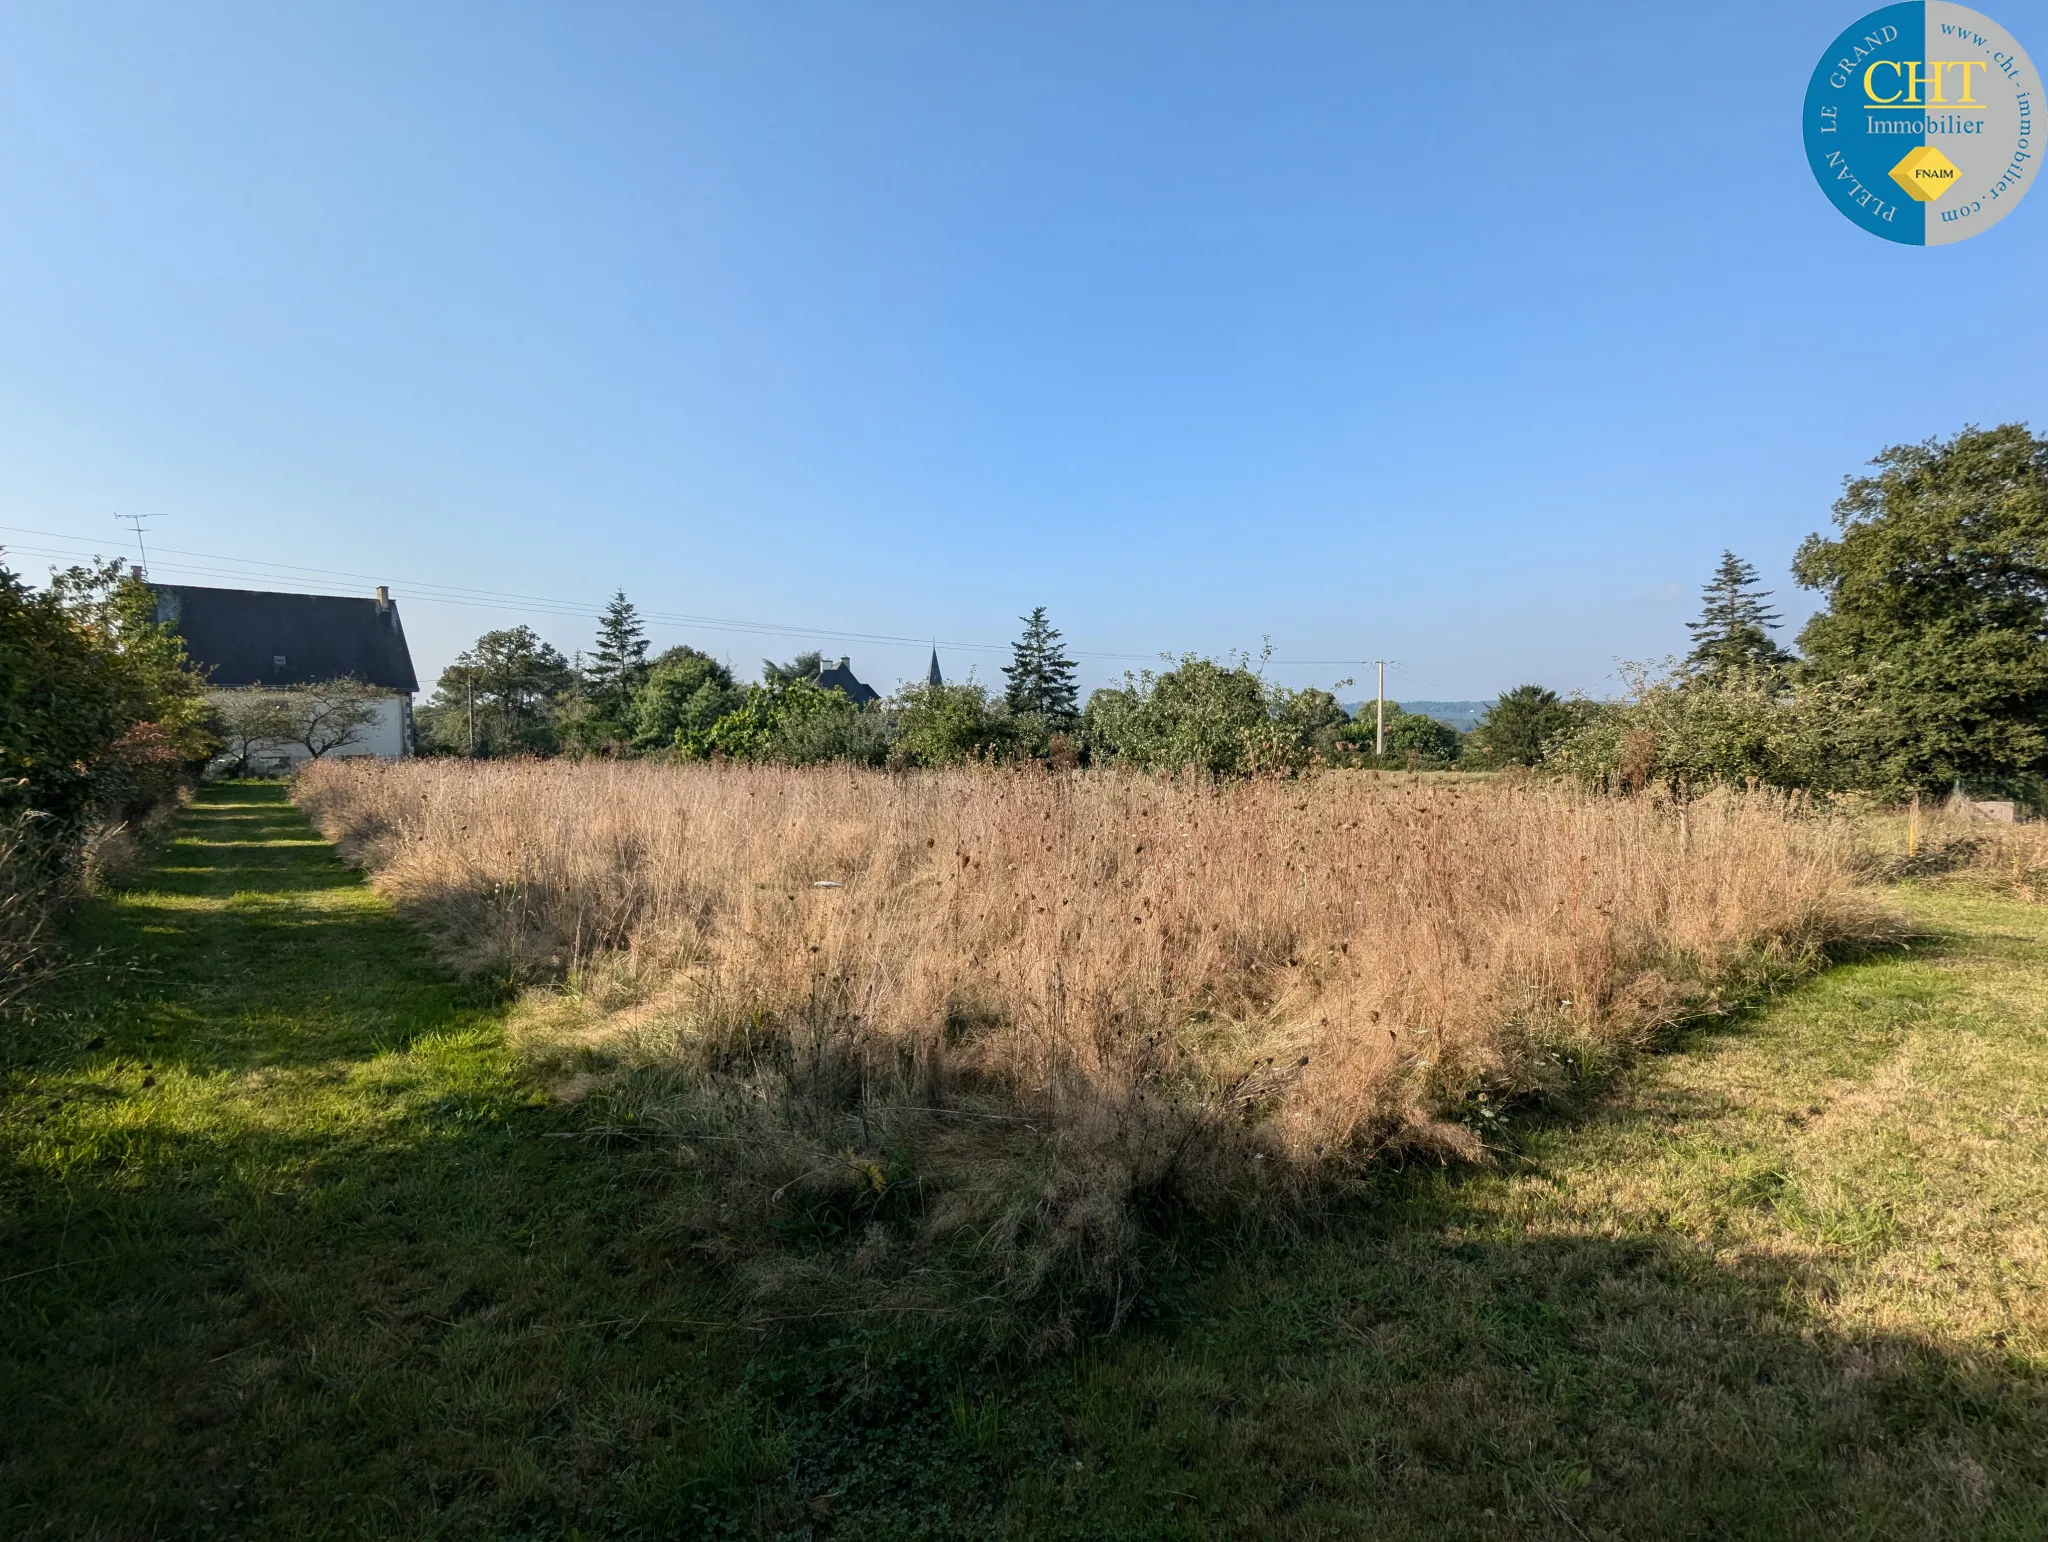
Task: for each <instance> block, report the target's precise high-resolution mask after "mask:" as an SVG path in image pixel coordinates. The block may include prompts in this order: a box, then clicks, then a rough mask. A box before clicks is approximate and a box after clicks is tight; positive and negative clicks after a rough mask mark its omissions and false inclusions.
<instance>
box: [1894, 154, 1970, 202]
mask: <svg viewBox="0 0 2048 1542" xmlns="http://www.w3.org/2000/svg"><path fill="white" fill-rule="evenodd" d="M1892 180H1893V181H1894V182H1896V183H1898V184H1899V186H1900V187H1902V188H1904V189H1905V190H1906V191H1907V192H1908V193H1911V194H1912V195H1913V196H1914V197H1915V198H1917V199H1919V200H1920V201H1921V202H1922V203H1933V202H1934V200H1935V199H1937V198H1939V197H1940V196H1941V195H1942V194H1943V193H1945V192H1947V191H1948V190H1949V189H1950V188H1952V187H1954V186H1955V185H1956V167H1955V162H1953V161H1951V160H1950V159H1949V158H1948V157H1947V156H1945V155H1943V154H1942V153H1941V152H1940V151H1939V150H1937V149H1935V148H1934V146H1933V145H1915V146H1914V147H1913V148H1912V149H1910V150H1908V151H1907V152H1906V156H1905V159H1904V160H1902V161H1900V162H1899V164H1898V165H1896V166H1894V167H1893V168H1892Z"/></svg>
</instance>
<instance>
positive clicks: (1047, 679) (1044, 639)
mask: <svg viewBox="0 0 2048 1542" xmlns="http://www.w3.org/2000/svg"><path fill="white" fill-rule="evenodd" d="M1019 619H1021V620H1022V621H1023V623H1024V635H1023V636H1022V637H1020V638H1018V639H1017V641H1016V642H1015V643H1013V644H1011V654H1012V658H1011V660H1010V662H1009V663H1007V664H1005V665H1004V666H1003V673H1004V674H1005V675H1006V676H1008V677H1009V681H1010V685H1009V689H1008V690H1007V691H1006V692H1004V699H1005V700H1007V701H1008V702H1009V704H1010V710H1011V711H1012V712H1020V713H1021V712H1035V713H1037V714H1038V715H1039V716H1040V717H1043V718H1044V719H1045V720H1046V721H1047V722H1048V723H1050V724H1052V725H1053V726H1054V727H1056V728H1061V727H1066V726H1067V725H1069V724H1071V723H1072V722H1073V721H1074V720H1075V718H1076V717H1077V716H1079V713H1078V711H1077V710H1076V697H1077V695H1078V690H1077V687H1076V686H1075V684H1074V661H1073V660H1072V659H1070V658H1068V657H1067V653H1066V649H1064V648H1062V647H1061V646H1060V634H1059V632H1058V630H1057V629H1056V628H1055V627H1054V626H1053V624H1052V623H1051V622H1050V621H1047V620H1046V619H1045V607H1044V606H1043V605H1040V606H1038V607H1037V608H1036V609H1034V610H1033V611H1032V612H1031V614H1030V615H1028V616H1024V617H1020V618H1019Z"/></svg>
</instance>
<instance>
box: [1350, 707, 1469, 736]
mask: <svg viewBox="0 0 2048 1542" xmlns="http://www.w3.org/2000/svg"><path fill="white" fill-rule="evenodd" d="M1340 705H1341V706H1342V707H1343V708H1344V710H1345V711H1346V712H1349V713H1352V714H1353V715H1354V716H1355V715H1356V714H1357V713H1359V712H1370V711H1371V710H1372V702H1371V701H1370V700H1369V699H1368V700H1366V701H1347V702H1343V703H1340ZM1387 705H1388V706H1392V705H1393V701H1392V699H1391V698H1389V700H1388V702H1387ZM1492 705H1493V703H1492V702H1490V701H1404V702H1402V703H1401V710H1402V711H1403V712H1413V713H1415V714H1417V715H1418V716H1420V717H1433V718H1435V719H1436V720H1437V721H1438V722H1439V723H1449V724H1450V725H1451V727H1453V728H1455V729H1457V730H1458V732H1459V733H1461V734H1468V733H1470V732H1471V731H1472V730H1473V729H1475V728H1477V727H1478V726H1479V715H1480V714H1481V713H1482V712H1484V711H1485V710H1486V709H1487V708H1488V707H1490V706H1492Z"/></svg>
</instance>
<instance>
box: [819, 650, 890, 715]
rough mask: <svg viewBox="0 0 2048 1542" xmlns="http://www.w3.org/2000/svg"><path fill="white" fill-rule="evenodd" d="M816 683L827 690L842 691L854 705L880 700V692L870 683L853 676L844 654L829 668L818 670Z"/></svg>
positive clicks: (858, 705) (860, 705)
mask: <svg viewBox="0 0 2048 1542" xmlns="http://www.w3.org/2000/svg"><path fill="white" fill-rule="evenodd" d="M818 684H819V685H820V686H822V687H823V688H824V689H826V690H828V691H844V692H845V693H846V699H847V700H848V701H850V702H852V703H853V704H854V705H855V706H856V707H865V706H866V705H867V704H868V703H869V702H871V701H880V700H881V699H882V693H881V692H880V691H878V690H876V689H875V688H874V687H873V686H871V685H862V684H861V683H860V682H859V681H858V680H856V679H854V678H853V671H852V670H850V669H848V668H847V667H846V658H845V655H843V654H842V655H841V656H840V659H839V662H838V663H837V664H836V665H834V666H833V667H832V668H830V669H821V670H819V671H818Z"/></svg>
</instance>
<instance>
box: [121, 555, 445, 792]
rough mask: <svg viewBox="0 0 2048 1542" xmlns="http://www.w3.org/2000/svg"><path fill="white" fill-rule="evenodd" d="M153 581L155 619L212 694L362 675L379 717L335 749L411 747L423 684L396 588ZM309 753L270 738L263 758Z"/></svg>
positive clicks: (285, 763) (265, 764)
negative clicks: (298, 590) (346, 591)
mask: <svg viewBox="0 0 2048 1542" xmlns="http://www.w3.org/2000/svg"><path fill="white" fill-rule="evenodd" d="M151 587H152V588H153V589H155V591H156V618H157V620H158V621H160V622H163V623H165V624H167V625H169V626H171V627H172V628H174V629H175V630H176V631H177V633H178V635H179V636H180V637H182V638H183V639H184V642H185V652H186V655H187V656H188V657H189V658H190V659H191V660H192V661H193V663H194V664H195V665H197V666H198V668H199V670H200V672H201V673H202V674H204V675H205V676H206V683H207V687H208V689H209V690H210V691H214V692H225V691H260V690H264V689H271V690H275V689H278V688H281V687H284V686H319V685H327V684H331V683H332V682H334V681H338V680H343V679H348V680H355V681H359V682H360V683H362V684H363V685H366V686H368V687H370V688H371V690H372V691H373V692H374V693H375V695H376V698H377V699H376V702H375V705H376V708H377V715H376V719H375V721H373V722H371V723H369V724H368V725H366V726H365V727H364V728H363V729H362V730H361V732H360V733H358V734H357V735H356V736H355V737H354V738H353V739H352V740H351V742H349V743H346V744H342V745H339V746H337V747H336V748H335V749H334V750H332V751H331V752H330V753H332V754H335V755H382V756H386V757H396V756H400V755H407V754H410V753H411V752H412V742H413V741H412V699H413V696H414V695H415V694H416V693H417V692H418V690H419V688H420V682H419V677H418V676H417V675H415V674H414V673H413V667H412V652H411V650H410V649H408V648H407V647H406V645H405V628H404V627H403V626H402V625H400V624H399V620H398V606H397V604H396V603H395V602H394V601H393V600H392V598H391V591H390V590H389V589H387V588H385V587H383V586H382V585H379V586H378V589H377V597H376V598H375V599H358V598H356V597H355V596H353V595H334V594H274V593H270V592H267V591H264V590H259V589H205V588H200V587H197V586H195V585H191V584H152V585H151ZM309 754H310V751H308V750H307V749H306V748H305V747H304V746H302V745H297V744H277V745H274V746H272V745H266V747H265V750H264V753H263V755H262V757H261V760H260V762H259V763H260V765H261V766H262V768H263V769H267V770H280V771H281V770H288V769H289V768H290V767H291V766H292V765H293V764H295V763H297V762H298V761H301V760H305V759H306V758H308V756H309Z"/></svg>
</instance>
